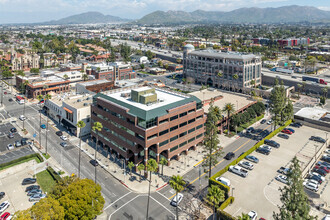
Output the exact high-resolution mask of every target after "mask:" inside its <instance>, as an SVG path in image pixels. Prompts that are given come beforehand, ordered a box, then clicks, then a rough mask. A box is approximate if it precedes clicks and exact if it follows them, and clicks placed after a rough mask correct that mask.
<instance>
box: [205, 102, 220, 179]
mask: <svg viewBox="0 0 330 220" xmlns="http://www.w3.org/2000/svg"><path fill="white" fill-rule="evenodd" d="M214 109H215V107H214V106H213V102H211V104H210V107H209V112H208V113H207V118H206V125H205V130H206V131H205V136H204V152H205V155H204V161H203V166H204V167H208V172H209V177H211V176H212V166H214V165H215V164H217V163H218V158H219V157H220V156H221V154H222V151H220V150H219V149H218V147H219V146H218V145H219V144H220V141H219V137H218V126H217V125H218V121H219V117H218V116H217V113H216V111H215V110H214Z"/></svg>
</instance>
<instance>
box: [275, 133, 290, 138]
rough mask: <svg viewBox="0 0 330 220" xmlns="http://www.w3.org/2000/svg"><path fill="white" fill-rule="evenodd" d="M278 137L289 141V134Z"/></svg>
mask: <svg viewBox="0 0 330 220" xmlns="http://www.w3.org/2000/svg"><path fill="white" fill-rule="evenodd" d="M277 137H280V138H283V139H289V135H287V134H279V135H277Z"/></svg>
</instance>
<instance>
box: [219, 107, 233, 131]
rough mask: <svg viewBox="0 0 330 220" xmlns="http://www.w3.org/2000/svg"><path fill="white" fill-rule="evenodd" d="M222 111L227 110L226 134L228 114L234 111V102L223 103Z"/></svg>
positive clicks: (228, 121) (228, 120) (228, 122)
mask: <svg viewBox="0 0 330 220" xmlns="http://www.w3.org/2000/svg"><path fill="white" fill-rule="evenodd" d="M222 111H224V112H227V124H228V134H229V127H230V126H229V125H230V114H231V113H233V112H235V107H234V104H232V103H227V104H225V107H223V109H222Z"/></svg>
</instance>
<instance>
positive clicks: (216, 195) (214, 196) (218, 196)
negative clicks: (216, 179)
mask: <svg viewBox="0 0 330 220" xmlns="http://www.w3.org/2000/svg"><path fill="white" fill-rule="evenodd" d="M207 191H208V193H207V196H206V198H207V199H208V201H210V202H211V203H212V205H213V220H215V215H216V207H217V206H219V204H220V202H223V201H225V192H224V191H223V190H221V189H220V188H219V187H218V186H216V185H211V187H209V188H208V189H207Z"/></svg>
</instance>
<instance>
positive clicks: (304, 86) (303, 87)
mask: <svg viewBox="0 0 330 220" xmlns="http://www.w3.org/2000/svg"><path fill="white" fill-rule="evenodd" d="M306 84H307V83H306V82H302V92H305V94H306V91H305V88H306ZM302 92H301V93H302Z"/></svg>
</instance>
